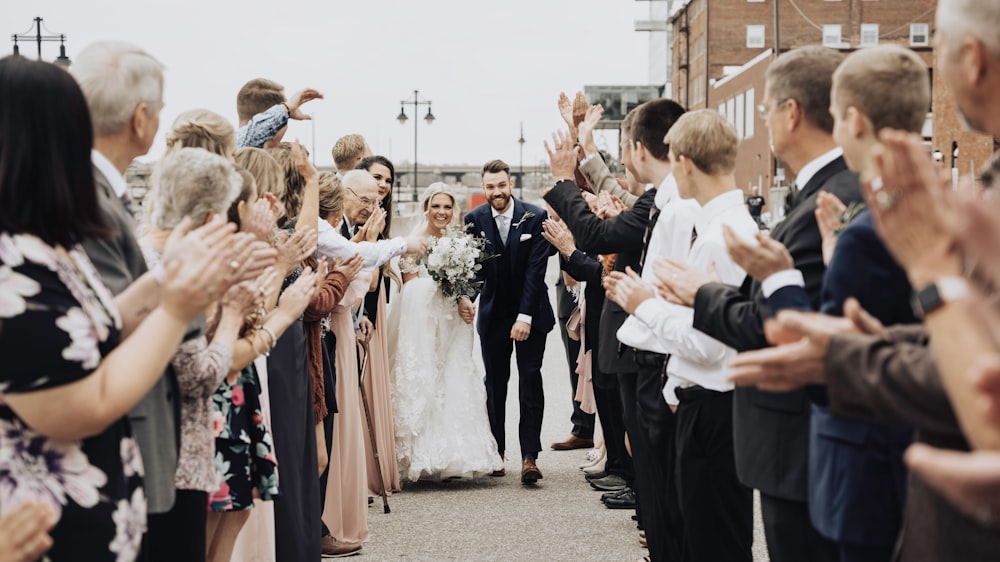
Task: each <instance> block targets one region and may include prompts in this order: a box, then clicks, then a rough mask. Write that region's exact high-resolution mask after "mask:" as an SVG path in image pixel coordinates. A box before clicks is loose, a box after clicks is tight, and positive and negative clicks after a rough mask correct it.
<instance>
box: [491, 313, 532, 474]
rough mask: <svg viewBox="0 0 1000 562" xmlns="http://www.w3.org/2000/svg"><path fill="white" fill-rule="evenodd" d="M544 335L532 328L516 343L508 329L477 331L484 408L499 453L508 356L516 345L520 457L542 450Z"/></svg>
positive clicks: (502, 443)
mask: <svg viewBox="0 0 1000 562" xmlns="http://www.w3.org/2000/svg"><path fill="white" fill-rule="evenodd" d="M547 335H548V334H546V333H545V332H542V331H541V330H536V329H532V330H531V334H530V335H529V336H528V339H526V340H524V341H519V342H515V341H514V340H512V339H510V330H507V331H504V330H494V331H492V332H489V333H484V334H480V338H481V341H482V346H483V364H484V366H485V367H486V378H485V383H486V409H487V411H488V412H489V417H490V429H491V430H492V432H493V437H494V438H495V439H496V441H497V449H499V452H500V454H501V455H503V454H504V453H505V451H506V450H507V447H506V445H507V439H506V434H505V431H504V427H505V423H506V420H507V415H506V412H507V385H508V383H509V382H510V356H511V353H512V352H513V351H514V349H515V348H516V349H517V378H518V402H519V403H520V405H521V418H520V420H518V440H519V442H520V446H521V457H522V458H527V457H530V458H532V459H536V458H538V453H539V452H540V451H541V450H542V441H541V434H542V412H543V411H544V410H545V393H544V391H543V389H542V356H543V355H544V353H545V339H546V336H547Z"/></svg>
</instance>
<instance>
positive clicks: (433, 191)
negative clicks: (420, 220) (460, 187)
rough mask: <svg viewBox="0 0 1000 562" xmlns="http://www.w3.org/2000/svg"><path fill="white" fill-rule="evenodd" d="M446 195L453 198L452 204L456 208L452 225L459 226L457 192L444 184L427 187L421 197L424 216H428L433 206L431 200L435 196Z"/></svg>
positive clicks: (438, 182) (436, 183)
mask: <svg viewBox="0 0 1000 562" xmlns="http://www.w3.org/2000/svg"><path fill="white" fill-rule="evenodd" d="M442 193H443V194H445V195H447V196H448V197H450V198H451V204H452V205H453V206H454V211H455V212H454V214H453V215H452V217H451V225H449V226H453V225H457V224H459V218H460V217H459V213H458V197H456V196H455V192H454V191H452V190H451V187H450V186H449V185H448V184H446V183H444V182H440V181H437V182H434V183H432V184H430V185H428V186H427V189H425V190H424V192H423V194H421V196H420V206H421V208H422V209H423V210H424V216H425V217H426V216H427V211H428V209H429V208H430V206H431V200H432V199H434V196H435V195H440V194H442Z"/></svg>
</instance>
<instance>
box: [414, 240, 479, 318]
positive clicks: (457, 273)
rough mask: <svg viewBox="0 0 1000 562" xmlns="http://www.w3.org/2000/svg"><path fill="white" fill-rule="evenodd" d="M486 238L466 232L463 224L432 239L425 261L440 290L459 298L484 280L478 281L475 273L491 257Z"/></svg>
mask: <svg viewBox="0 0 1000 562" xmlns="http://www.w3.org/2000/svg"><path fill="white" fill-rule="evenodd" d="M485 248H486V239H485V238H480V237H479V236H475V235H473V234H470V233H468V232H466V230H465V228H463V227H460V226H449V227H448V228H446V229H445V230H444V231H443V232H442V233H441V237H440V238H432V239H431V241H430V244H428V248H427V255H426V256H425V257H424V258H423V263H424V265H425V266H426V267H427V273H428V274H429V275H430V276H431V279H433V280H435V281H437V283H438V285H439V286H440V287H441V292H442V293H444V295H445V296H447V297H451V298H453V299H455V300H456V301H457V300H458V299H460V298H462V297H471V296H472V295H474V294H475V293H476V289H478V288H479V286H480V285H482V281H475V279H476V272H478V271H479V270H480V269H482V267H483V265H482V264H483V262H484V261H486V260H488V259H489V258H491V257H492V256H490V255H489V254H487V253H486V249H485Z"/></svg>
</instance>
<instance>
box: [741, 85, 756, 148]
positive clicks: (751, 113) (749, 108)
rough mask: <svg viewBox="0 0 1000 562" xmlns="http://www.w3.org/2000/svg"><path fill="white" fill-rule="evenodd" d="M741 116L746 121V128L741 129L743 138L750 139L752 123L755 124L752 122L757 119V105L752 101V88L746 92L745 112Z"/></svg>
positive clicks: (751, 136)
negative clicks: (744, 117)
mask: <svg viewBox="0 0 1000 562" xmlns="http://www.w3.org/2000/svg"><path fill="white" fill-rule="evenodd" d="M743 115H745V116H746V119H747V124H746V127H745V128H744V129H743V134H744V137H743V138H747V139H752V138H753V129H754V123H755V121H754V120H755V119H756V118H757V105H756V103H755V100H754V89H753V88H750V89H749V90H747V95H746V111H745V112H744V113H743Z"/></svg>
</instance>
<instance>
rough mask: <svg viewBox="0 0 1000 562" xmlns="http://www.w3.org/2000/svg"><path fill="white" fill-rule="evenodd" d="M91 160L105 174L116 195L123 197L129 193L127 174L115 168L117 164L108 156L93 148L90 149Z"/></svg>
mask: <svg viewBox="0 0 1000 562" xmlns="http://www.w3.org/2000/svg"><path fill="white" fill-rule="evenodd" d="M90 161H91V162H93V164H94V167H96V168H97V171H99V172H101V173H102V174H104V177H105V178H106V179H107V180H108V183H109V184H111V189H113V190H114V192H115V195H117V196H118V198H119V199H121V198H122V197H123V196H124V195H125V194H126V193H128V184H127V183H125V176H123V175H122V173H121V172H119V171H118V168H115V165H114V164H112V163H111V160H108V159H107V157H106V156H104V155H103V154H101V153H100V152H98V151H97V150H96V149H91V151H90Z"/></svg>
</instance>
